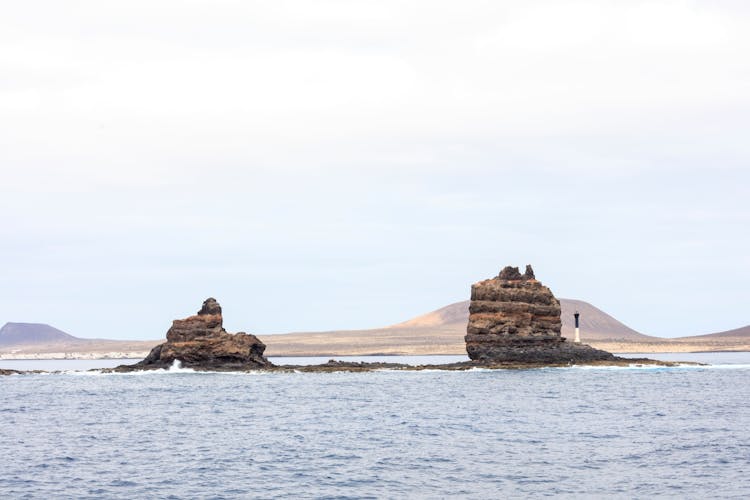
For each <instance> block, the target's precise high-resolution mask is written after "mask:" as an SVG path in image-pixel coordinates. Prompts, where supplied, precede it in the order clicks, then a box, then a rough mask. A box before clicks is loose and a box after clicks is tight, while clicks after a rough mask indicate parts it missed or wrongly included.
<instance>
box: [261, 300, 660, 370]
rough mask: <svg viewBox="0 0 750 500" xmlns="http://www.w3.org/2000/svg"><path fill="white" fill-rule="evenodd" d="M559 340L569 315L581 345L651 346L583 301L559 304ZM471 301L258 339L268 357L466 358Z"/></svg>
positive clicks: (569, 330)
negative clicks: (355, 326) (392, 319)
mask: <svg viewBox="0 0 750 500" xmlns="http://www.w3.org/2000/svg"><path fill="white" fill-rule="evenodd" d="M560 303H561V306H562V311H563V312H562V314H563V336H567V337H569V338H571V339H572V338H573V312H574V311H575V310H578V311H579V312H580V313H581V339H582V340H583V341H584V342H608V343H612V342H627V343H632V342H654V341H661V339H658V338H655V337H649V336H647V335H643V334H640V333H638V332H636V331H635V330H633V329H632V328H629V327H627V326H625V325H624V324H622V323H620V322H619V321H617V320H616V319H614V318H613V317H612V316H610V315H608V314H606V313H605V312H603V311H601V310H600V309H597V308H596V307H594V306H592V305H591V304H589V303H587V302H584V301H581V300H569V299H561V300H560ZM468 319H469V301H468V300H467V301H463V302H456V303H454V304H450V305H447V306H445V307H441V308H440V309H437V310H435V311H432V312H429V313H427V314H422V315H420V316H417V317H415V318H412V319H410V320H408V321H404V322H403V323H398V324H396V325H392V326H389V327H385V328H376V329H372V330H347V331H335V332H300V333H285V334H276V335H261V336H260V337H261V340H263V342H264V343H265V344H266V346H267V349H266V354H267V355H269V356H314V355H316V356H332V355H344V354H349V355H365V354H465V353H466V346H465V343H464V335H466V324H467V322H468Z"/></svg>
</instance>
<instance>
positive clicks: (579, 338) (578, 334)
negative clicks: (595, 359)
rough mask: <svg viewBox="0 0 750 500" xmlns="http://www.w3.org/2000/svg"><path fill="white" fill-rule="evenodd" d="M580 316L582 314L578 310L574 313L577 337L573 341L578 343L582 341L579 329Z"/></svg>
mask: <svg viewBox="0 0 750 500" xmlns="http://www.w3.org/2000/svg"><path fill="white" fill-rule="evenodd" d="M579 316H580V314H579V313H578V311H576V312H575V313H574V314H573V317H574V318H575V319H576V336H575V339H573V342H575V343H576V344H580V343H581V331H580V330H579V329H578V317H579Z"/></svg>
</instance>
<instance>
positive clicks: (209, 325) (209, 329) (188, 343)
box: [118, 298, 273, 371]
mask: <svg viewBox="0 0 750 500" xmlns="http://www.w3.org/2000/svg"><path fill="white" fill-rule="evenodd" d="M222 325H223V317H222V314H221V306H220V305H219V303H218V302H216V300H215V299H213V298H209V299H206V300H205V301H204V302H203V307H201V310H200V311H198V314H196V315H195V316H190V317H189V318H185V319H176V320H174V321H173V322H172V327H171V328H170V329H169V331H167V341H166V342H165V343H163V344H160V345H158V346H156V347H154V348H153V349H152V350H151V352H150V353H149V355H148V356H147V357H146V358H145V359H144V360H143V361H141V362H140V363H137V364H135V365H128V366H122V367H118V369H119V370H118V371H126V370H128V369H132V370H143V369H152V368H168V367H170V366H172V365H173V363H174V362H175V361H178V362H179V363H180V364H181V366H183V367H185V368H193V369H198V370H254V369H259V368H270V367H273V364H272V363H271V362H270V361H268V360H267V359H266V358H265V357H264V356H263V351H264V350H265V349H266V346H265V344H264V343H263V342H261V341H260V340H259V339H258V337H256V336H255V335H250V334H247V333H244V332H240V333H228V332H227V331H226V330H224V327H223V326H222Z"/></svg>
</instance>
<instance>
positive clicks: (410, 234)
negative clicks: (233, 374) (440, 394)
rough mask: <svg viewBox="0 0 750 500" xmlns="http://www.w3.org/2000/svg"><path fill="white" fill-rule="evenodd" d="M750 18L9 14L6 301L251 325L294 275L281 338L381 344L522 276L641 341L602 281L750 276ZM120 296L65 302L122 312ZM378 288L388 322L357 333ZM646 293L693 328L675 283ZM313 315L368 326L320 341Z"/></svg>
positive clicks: (106, 10)
mask: <svg viewBox="0 0 750 500" xmlns="http://www.w3.org/2000/svg"><path fill="white" fill-rule="evenodd" d="M749 20H750V12H749V10H748V7H747V6H745V5H744V4H739V3H736V2H729V1H721V2H708V1H695V2H683V1H656V2H653V1H651V2H641V1H635V2H601V1H564V2H560V1H537V2H517V1H502V2H487V1H469V2H461V3H456V2H416V1H415V2H395V1H379V2H349V1H342V2H315V3H310V2H301V1H291V2H287V1H279V2H239V1H219V2H200V1H192V2H175V1H166V0H162V1H149V2H142V1H132V2H128V3H121V4H118V5H116V6H113V5H105V4H103V3H101V2H94V1H79V2H65V4H64V5H63V4H61V3H59V2H51V1H46V2H45V1H33V2H22V3H16V4H14V5H13V6H12V7H9V8H8V9H6V11H5V12H4V16H3V17H2V19H0V169H1V172H2V179H3V182H2V184H1V185H0V199H2V203H3V208H4V210H3V212H2V214H1V215H0V223H2V224H1V227H0V234H2V236H3V239H4V241H6V242H7V243H6V245H5V248H4V249H3V250H2V253H0V257H3V258H4V261H5V262H9V263H11V267H12V268H13V269H14V271H13V274H12V275H11V274H8V275H6V278H5V279H6V280H7V282H6V283H5V289H6V290H18V289H19V287H21V288H23V287H26V288H25V290H26V293H27V295H33V293H32V291H33V290H39V289H45V290H48V292H47V293H49V294H50V296H51V297H52V298H50V299H49V300H50V301H53V300H54V298H55V297H57V299H60V297H67V299H66V300H68V299H69V300H73V299H72V298H70V297H69V296H68V295H66V294H65V293H64V292H63V291H62V290H63V288H62V287H61V285H60V283H62V282H64V281H66V280H74V277H75V276H81V277H82V278H81V279H84V281H85V283H86V284H87V286H88V288H89V289H96V288H97V286H105V285H104V284H105V283H106V284H107V285H106V286H110V287H111V286H113V285H111V283H113V282H115V281H116V282H122V287H123V289H127V290H132V288H133V287H136V288H137V286H136V283H138V284H140V285H142V286H143V287H144V288H147V289H149V290H150V289H154V290H157V289H158V290H160V293H159V295H160V296H163V295H165V294H169V293H170V290H173V291H174V290H175V288H180V290H179V291H174V293H175V298H174V300H175V302H176V301H177V300H178V297H177V295H180V294H181V293H185V294H186V295H187V291H188V290H190V291H193V290H196V293H197V290H198V289H200V286H199V284H204V285H206V286H207V284H208V283H210V284H211V285H215V286H216V287H217V288H220V289H226V290H227V293H228V294H231V296H230V297H228V300H237V301H239V299H238V298H237V297H239V296H241V295H242V294H243V293H249V292H247V291H246V290H245V291H243V287H245V285H246V284H247V283H249V282H252V283H253V284H254V286H255V287H257V290H260V291H257V292H253V300H255V301H258V303H259V304H260V303H263V304H264V307H265V306H267V307H271V309H273V307H274V306H273V305H272V304H271V305H269V304H268V303H267V302H263V301H265V300H269V301H270V299H268V298H267V297H264V296H263V291H264V290H270V289H274V290H275V289H277V288H278V289H283V288H284V287H294V286H297V285H296V284H295V281H294V280H295V277H298V278H299V279H302V280H305V279H309V280H310V281H309V283H314V284H316V286H313V284H306V285H305V287H306V288H304V290H305V291H306V292H307V293H310V294H312V295H314V296H315V298H314V299H311V304H310V306H309V307H310V309H309V310H308V311H307V312H306V313H304V314H307V316H306V317H307V319H308V320H310V323H309V324H304V325H302V324H299V323H296V322H295V321H297V320H296V319H295V318H291V317H289V316H288V315H286V316H285V315H283V314H279V315H273V316H272V317H269V318H267V319H266V320H264V321H266V323H265V325H266V327H265V329H266V330H277V329H303V328H314V327H321V328H333V327H336V326H349V327H357V326H378V325H379V324H381V323H383V320H382V318H383V317H384V316H383V315H388V321H390V322H396V321H399V320H402V319H405V316H407V315H408V314H409V313H410V312H413V313H419V312H423V310H421V309H427V308H430V307H432V306H440V305H442V302H443V301H445V300H448V299H446V297H448V296H449V298H450V299H453V298H461V297H460V293H458V292H455V295H454V294H453V292H446V290H464V289H465V283H466V282H468V281H471V280H472V279H475V278H480V277H482V276H484V274H485V273H486V272H487V271H485V269H486V268H488V267H489V268H491V269H492V271H493V272H494V270H495V268H497V267H498V266H501V265H504V264H505V263H512V261H514V260H516V259H517V260H520V261H525V260H530V259H528V258H529V257H532V258H533V259H534V261H533V263H535V264H536V263H537V262H539V265H538V266H537V267H539V268H540V271H544V268H545V267H546V269H547V272H548V273H551V275H550V277H551V279H553V280H559V281H558V283H559V284H560V285H559V289H560V290H561V291H562V292H563V293H564V294H568V295H576V296H580V297H582V298H589V299H591V300H592V301H594V302H596V300H595V299H597V300H602V301H604V300H606V296H607V294H613V296H614V297H615V298H613V299H612V300H611V302H610V304H611V305H612V307H613V308H614V309H617V308H619V307H622V309H621V310H619V312H622V316H623V319H627V317H633V316H637V315H639V314H641V313H642V312H643V311H644V310H646V309H647V308H648V305H649V304H646V303H639V301H638V299H632V298H631V297H630V296H629V295H628V294H630V295H631V296H632V295H633V294H636V290H637V283H632V284H631V285H628V286H629V287H630V288H628V287H625V289H623V291H621V292H614V291H612V284H611V283H609V282H608V283H603V284H601V286H600V287H598V285H596V284H595V282H596V278H598V277H600V276H602V275H603V274H607V273H614V274H613V278H612V280H613V282H618V280H619V281H623V280H625V281H627V280H628V279H630V277H631V276H634V275H637V274H638V273H639V272H640V267H639V266H643V268H644V269H648V272H655V271H658V270H659V269H661V270H663V272H665V273H666V274H667V275H669V276H672V277H674V276H681V272H682V271H681V269H682V268H691V269H704V270H707V269H709V268H710V267H711V266H712V265H714V264H713V262H714V261H715V260H716V259H721V260H722V261H723V262H725V263H727V264H722V265H723V266H727V267H729V264H728V263H729V262H737V263H740V264H738V265H737V266H735V267H737V268H741V267H742V266H741V263H742V262H744V260H743V259H745V260H746V257H744V256H745V255H746V254H747V252H746V250H747V249H748V240H747V238H746V237H745V236H743V231H742V227H744V225H746V223H747V222H748V212H747V209H746V208H745V207H744V201H742V200H744V199H746V198H747V195H748V192H747V189H748V188H747V187H746V186H747V185H748V183H747V182H746V181H747V180H748V173H747V162H748V158H750V151H749V150H748V147H749V146H748V145H747V141H746V138H745V137H744V135H745V132H744V129H745V123H746V122H747V115H748V109H749V108H750V106H749V105H750V103H749V101H748V100H749V98H748V95H747V91H746V89H747V88H748V75H749V74H750V72H749V71H748V70H749V69H750V67H749V66H750V63H748V62H747V57H745V56H746V54H747V52H748V50H750V34H749V33H750V31H748V30H747V29H746V28H747V25H748V21H749ZM573 228H577V229H576V230H574V229H573ZM706 241H715V242H717V243H716V246H715V247H711V245H707V244H706V243H705V242H706ZM712 252H714V254H713V255H712ZM674 255H679V258H674V257H672V258H670V256H674ZM644 262H645V264H644ZM523 263H525V262H518V263H517V264H523ZM583 266H591V268H592V271H591V275H590V276H589V280H588V281H587V283H589V284H590V286H589V287H588V288H587V285H582V284H581V282H582V281H581V279H579V277H577V276H576V273H575V270H576V269H580V267H583ZM746 267H747V266H745V268H746ZM745 268H742V269H735V271H734V272H735V273H738V274H742V273H747V271H744V269H745ZM321 269H324V270H325V272H321ZM435 269H439V270H440V272H436V271H435ZM212 272H214V273H215V274H213V275H212V274H211V273H212ZM326 272H327V273H328V276H329V277H330V279H329V280H328V281H329V282H330V283H327V282H326V280H324V279H322V278H321V274H325V273H326ZM24 276H26V277H33V279H31V278H28V279H31V282H33V284H28V283H26V282H25V281H24ZM45 276H47V277H49V280H47V279H46V278H45ZM97 276H100V278H97ZM128 276H131V277H133V279H132V280H128ZM178 276H180V278H178ZM189 276H194V277H195V285H194V286H193V287H191V286H190V285H189V283H188V282H189V279H188V277H189ZM212 276H213V277H212ZM273 276H281V277H283V278H279V279H278V280H277V281H274V279H273ZM540 276H541V274H540ZM742 276H744V274H743V275H742ZM357 280H359V282H360V284H362V288H359V289H357V290H358V293H350V291H349V290H346V289H341V290H340V289H337V288H336V287H337V286H338V285H337V284H336V283H339V284H340V283H341V282H344V283H346V284H347V286H348V287H351V286H352V283H356V282H357ZM441 280H442V281H441ZM545 281H547V280H545ZM175 282H179V286H173V287H172V288H170V283H175ZM396 282H400V283H402V284H401V285H395V287H396V288H398V290H397V291H395V292H393V293H394V295H393V296H389V298H383V297H384V296H387V295H388V290H392V289H393V288H394V283H396ZM306 283H308V282H306ZM363 283H366V285H364V284H363ZM729 285H730V284H729V283H727V286H729ZM410 286H413V287H415V289H416V288H419V287H423V288H424V289H425V290H427V291H424V290H423V291H422V292H419V293H417V292H414V293H411V294H407V293H406V291H407V290H408V288H409V287H410ZM129 287H130V288H129ZM222 287H223V288H222ZM115 288H116V287H115ZM30 290H32V291H30ZM108 290H109V292H108V293H109V294H110V295H109V297H110V298H108V299H105V298H101V299H100V298H98V297H97V298H96V299H95V298H92V297H91V296H90V295H89V294H88V292H86V287H83V286H82V285H81V287H80V289H79V291H78V292H76V293H78V294H79V295H76V297H77V300H84V301H85V300H92V301H94V300H102V301H104V300H109V301H110V302H108V304H109V305H108V306H107V307H111V308H112V310H114V309H115V308H116V306H115V305H114V304H115V303H116V301H117V300H120V299H122V297H123V293H124V292H122V293H120V292H118V291H117V290H116V289H108ZM367 290H373V292H372V293H373V294H374V295H377V301H379V302H378V303H379V304H382V307H381V309H382V314H381V312H380V311H378V307H373V308H370V310H371V312H369V313H367V315H366V317H362V318H360V317H359V316H357V314H361V313H362V311H363V310H367V303H368V301H369V300H375V299H372V298H368V296H367V295H366V294H367V293H369V292H368V291H367ZM7 293H11V292H7ZM149 293H151V292H144V294H145V295H146V296H150V295H149ZM654 293H657V294H660V297H662V298H663V299H664V307H665V310H666V309H669V310H671V311H672V313H673V314H672V315H673V317H677V318H679V317H683V316H686V314H685V311H684V309H682V308H685V307H688V306H685V305H684V304H689V303H691V302H690V300H688V299H685V300H683V301H682V303H680V301H677V300H675V299H673V298H670V296H669V294H670V293H672V292H671V289H670V287H669V282H668V280H667V281H666V282H664V283H662V284H660V285H659V287H658V289H657V290H656V291H655V292H654ZM360 294H361V296H360ZM415 295H419V296H418V297H417V298H415ZM19 296H20V295H19ZM105 296H106V294H105ZM324 296H325V297H327V299H330V301H332V302H333V303H336V301H345V302H347V304H349V307H350V308H351V311H356V314H355V312H352V313H351V314H350V315H349V316H346V315H344V316H342V317H341V318H336V320H335V321H336V322H337V323H336V324H331V323H329V321H332V320H331V316H330V315H328V314H326V313H324V312H321V311H323V310H324V309H325V307H328V306H327V304H329V303H328V302H325V303H324V302H323V299H322V297H324ZM6 298H8V300H7V301H6V306H7V307H10V305H12V307H13V308H15V309H17V310H19V311H28V312H29V313H31V312H33V311H45V310H47V309H45V307H51V306H50V302H44V301H42V302H40V304H38V307H37V306H32V305H29V304H27V303H26V302H24V301H22V300H20V299H14V298H13V297H6ZM153 299H154V300H156V297H153ZM179 299H180V300H181V299H182V296H180V297H179ZM201 299H202V297H201ZM128 300H129V299H128ZM185 300H187V298H185ZM315 300H318V302H316V301H315ZM703 300H704V299H703V298H699V297H698V295H695V299H694V301H693V302H692V304H693V306H695V305H696V304H699V303H702V302H701V301H703ZM404 304H405V305H404ZM621 304H635V305H633V306H632V307H631V306H622V305H621ZM597 305H599V304H597ZM102 307H104V305H102ZM133 307H136V305H134V306H133ZM712 307H716V308H719V309H720V308H721V305H717V304H714V305H713V306H712ZM688 308H689V307H688ZM612 312H618V310H615V311H612ZM0 313H3V311H0ZM5 314H10V312H6V313H5ZM56 314H59V315H60V317H61V318H63V320H65V312H64V311H59V312H58V313H56ZM154 314H155V313H154ZM300 314H303V312H301V313H300ZM0 316H2V315H0ZM740 316H741V315H740V314H739V313H736V312H735V313H731V314H730V313H727V314H725V315H724V317H726V318H728V319H727V322H728V323H732V324H727V325H725V326H727V327H732V326H737V324H736V323H739V322H742V321H746V320H742V319H741V317H740ZM280 318H281V319H280ZM16 319H19V318H16ZM20 319H23V318H20ZM27 319H28V318H27ZM30 319H32V320H35V318H30ZM52 319H54V318H52ZM730 320H731V321H730ZM71 321H78V320H71ZM274 321H282V322H281V323H273V322H274ZM74 324H78V323H74ZM316 325H318V326H316ZM636 326H637V325H636ZM648 326H649V325H644V327H643V328H642V329H644V330H648ZM81 328H82V329H83V330H84V331H86V330H87V329H88V331H91V329H92V328H93V327H92V326H91V325H90V324H88V325H83V324H82V325H81ZM660 328H663V330H664V331H670V332H672V331H674V328H673V327H672V326H670V325H669V324H667V322H663V323H661V326H660ZM696 328H697V327H696ZM707 328H708V326H707ZM74 333H75V332H74ZM654 333H658V332H654ZM696 333H698V332H696Z"/></svg>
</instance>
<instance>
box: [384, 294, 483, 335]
mask: <svg viewBox="0 0 750 500" xmlns="http://www.w3.org/2000/svg"><path fill="white" fill-rule="evenodd" d="M468 322H469V301H468V300H464V301H463V302H456V303H455V304H450V305H447V306H445V307H441V308H440V309H437V310H435V311H432V312H428V313H427V314H422V315H420V316H417V317H415V318H412V319H410V320H407V321H404V322H403V323H397V324H395V325H391V326H389V327H388V328H422V327H427V326H448V325H459V324H460V325H462V328H463V329H466V324H467V323H468Z"/></svg>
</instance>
